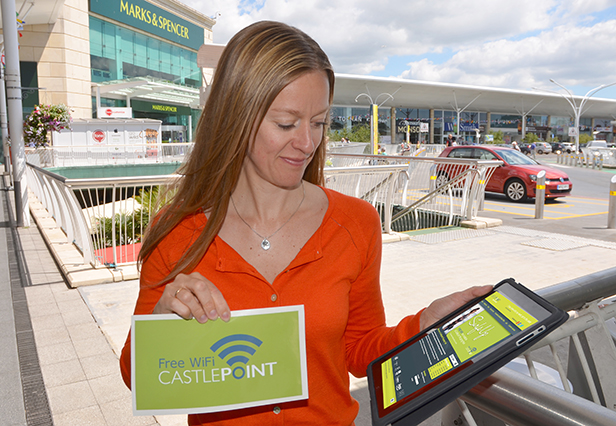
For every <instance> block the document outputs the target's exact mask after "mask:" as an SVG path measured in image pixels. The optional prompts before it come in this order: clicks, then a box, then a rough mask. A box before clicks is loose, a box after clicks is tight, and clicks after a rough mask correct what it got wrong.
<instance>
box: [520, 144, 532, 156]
mask: <svg viewBox="0 0 616 426" xmlns="http://www.w3.org/2000/svg"><path fill="white" fill-rule="evenodd" d="M520 152H521V153H522V154H526V155H530V145H529V144H527V143H520Z"/></svg>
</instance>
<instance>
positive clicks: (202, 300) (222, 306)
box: [178, 272, 230, 323]
mask: <svg viewBox="0 0 616 426" xmlns="http://www.w3.org/2000/svg"><path fill="white" fill-rule="evenodd" d="M181 280H182V285H183V286H184V288H185V289H186V290H187V291H189V292H190V293H191V294H190V296H191V297H189V296H188V295H182V293H184V292H180V293H179V294H178V296H180V295H181V297H182V299H181V300H182V301H183V302H184V303H186V304H187V306H188V307H189V308H190V310H191V312H192V314H193V316H194V317H195V318H196V319H197V320H198V321H199V322H201V323H204V322H206V321H207V320H208V319H210V320H215V319H217V318H221V319H222V320H223V321H228V320H229V318H230V310H229V305H228V304H227V301H226V300H225V298H224V296H223V295H222V293H221V292H220V290H218V288H217V287H216V286H215V285H214V284H213V283H212V282H211V281H210V280H208V279H207V278H205V277H203V275H201V274H199V273H198V272H193V273H192V274H190V275H187V276H186V275H185V276H183V277H182V278H181Z"/></svg>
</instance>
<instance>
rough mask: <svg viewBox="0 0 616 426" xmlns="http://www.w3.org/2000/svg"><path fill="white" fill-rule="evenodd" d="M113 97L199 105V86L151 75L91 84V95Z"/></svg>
mask: <svg viewBox="0 0 616 426" xmlns="http://www.w3.org/2000/svg"><path fill="white" fill-rule="evenodd" d="M97 92H98V93H100V95H101V96H102V97H105V98H113V99H127V98H128V99H139V100H146V101H150V102H160V103H167V104H172V105H183V106H189V107H191V108H198V107H199V88H195V87H190V86H182V85H180V84H175V83H171V82H169V81H166V80H161V79H156V78H153V77H133V78H125V79H124V80H113V81H105V82H101V83H93V84H92V96H96V94H97Z"/></svg>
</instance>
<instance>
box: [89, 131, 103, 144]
mask: <svg viewBox="0 0 616 426" xmlns="http://www.w3.org/2000/svg"><path fill="white" fill-rule="evenodd" d="M92 139H94V140H95V141H96V142H98V143H102V142H103V141H104V140H105V132H103V131H102V130H95V131H93V132H92Z"/></svg>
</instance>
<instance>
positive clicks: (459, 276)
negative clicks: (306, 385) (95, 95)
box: [0, 190, 616, 426]
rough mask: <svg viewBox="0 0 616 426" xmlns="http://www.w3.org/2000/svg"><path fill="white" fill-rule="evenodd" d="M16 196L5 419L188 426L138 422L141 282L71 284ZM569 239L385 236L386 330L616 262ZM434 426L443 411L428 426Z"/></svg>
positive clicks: (7, 295) (2, 313) (10, 214)
mask: <svg viewBox="0 0 616 426" xmlns="http://www.w3.org/2000/svg"><path fill="white" fill-rule="evenodd" d="M12 197H13V194H12V191H7V190H3V191H0V199H1V200H2V206H3V208H1V209H0V224H1V225H2V226H0V304H1V307H0V360H2V361H1V362H0V377H1V378H2V380H1V382H0V383H1V384H0V419H2V420H1V423H2V424H3V425H39V424H40V425H43V424H45V425H47V424H55V425H57V426H64V425H70V426H73V425H86V424H87V425H101V426H103V425H112V426H116V425H155V424H160V425H169V426H171V425H180V424H186V417H185V416H157V417H153V416H139V417H134V416H133V415H132V408H131V394H130V392H129V390H128V389H127V388H126V387H125V386H124V384H123V382H122V380H121V377H120V372H119V366H118V355H119V352H120V350H121V348H122V346H123V344H124V341H125V339H126V335H127V332H128V330H129V328H130V320H131V315H132V310H133V307H134V303H135V300H136V297H137V291H138V281H137V280H135V279H131V280H125V281H119V282H114V283H110V284H95V285H88V286H79V287H77V288H69V286H68V285H67V283H66V278H65V276H63V274H62V273H61V272H60V271H62V270H64V269H63V265H58V264H56V263H55V261H54V257H52V255H51V246H50V245H49V241H48V240H46V239H45V238H44V232H46V231H45V229H42V230H41V229H40V228H39V226H37V223H36V222H35V221H32V223H31V226H30V227H27V228H23V227H22V228H17V227H16V226H15V221H14V217H15V216H14V203H13V201H12ZM598 220H604V218H603V219H598ZM561 224H562V222H561ZM600 226H603V227H604V223H603V222H601V224H600V225H597V228H599V227H600ZM538 228H540V227H539V226H538ZM41 231H43V232H41ZM565 231H566V227H565V226H563V227H561V228H560V229H559V232H546V231H544V230H541V229H528V228H524V227H515V226H510V225H501V226H496V227H492V228H486V229H466V228H464V229H461V228H453V229H449V230H444V231H440V232H433V233H425V234H421V233H418V234H413V235H411V236H409V235H403V236H399V235H392V236H387V235H384V244H383V263H382V271H381V284H382V291H383V301H384V304H385V309H386V313H387V321H388V323H389V324H395V323H396V322H398V321H399V320H400V319H401V318H402V317H404V316H406V315H408V314H411V313H414V312H417V311H418V310H419V309H421V308H423V307H425V306H426V305H428V304H429V303H430V302H431V301H432V300H434V299H435V298H438V297H441V296H444V295H446V294H449V293H451V292H454V291H458V290H461V289H464V288H466V287H469V286H472V285H477V284H495V283H497V282H498V281H500V280H501V279H503V278H507V277H513V278H515V279H516V280H518V281H519V282H521V283H523V284H525V285H526V286H527V287H529V288H531V289H539V288H543V287H547V286H550V285H554V284H558V283H561V282H564V281H569V280H572V279H574V278H577V277H580V276H584V275H587V274H591V273H594V272H598V271H602V270H605V269H609V268H612V267H614V266H616V233H612V232H613V231H614V230H608V229H604V231H605V233H601V234H600V235H599V234H595V233H596V232H600V231H598V230H595V231H594V232H593V234H595V236H593V237H590V238H584V237H581V236H579V235H576V234H580V232H578V231H579V230H577V229H576V230H575V232H572V233H571V235H568V234H567V233H565ZM597 236H599V237H601V238H597ZM85 275H87V274H82V276H85ZM75 284H78V283H76V282H74V281H73V285H75ZM351 390H352V393H353V395H354V397H355V398H356V399H357V400H358V401H360V404H361V408H360V413H359V415H358V417H357V420H356V424H357V425H358V426H367V425H370V424H371V422H370V413H369V402H368V401H369V398H368V393H367V389H366V381H365V379H354V378H352V386H351ZM52 422H53V423H52ZM436 424H440V419H439V417H438V414H437V415H435V416H433V418H431V419H429V420H427V421H426V422H425V425H436ZM422 425H423V424H422Z"/></svg>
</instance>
